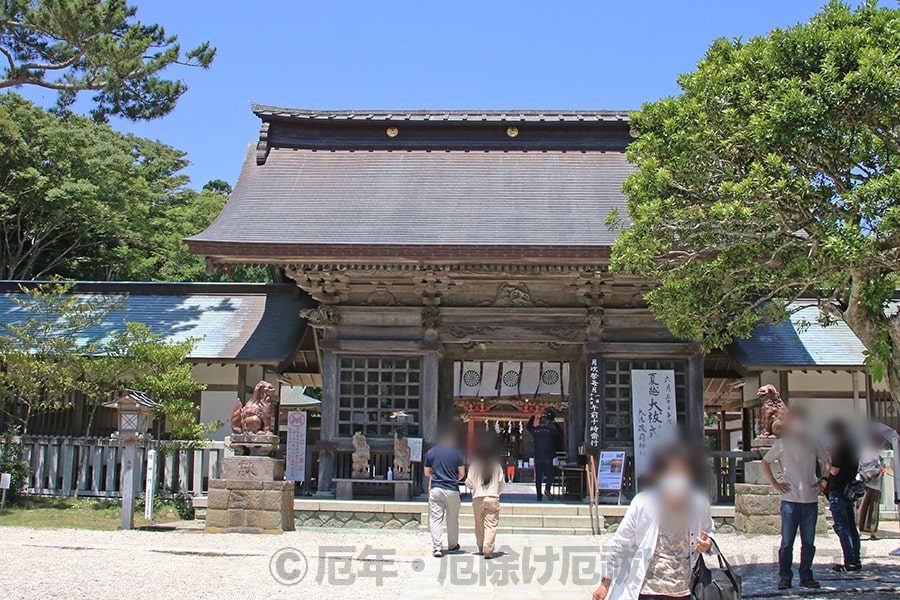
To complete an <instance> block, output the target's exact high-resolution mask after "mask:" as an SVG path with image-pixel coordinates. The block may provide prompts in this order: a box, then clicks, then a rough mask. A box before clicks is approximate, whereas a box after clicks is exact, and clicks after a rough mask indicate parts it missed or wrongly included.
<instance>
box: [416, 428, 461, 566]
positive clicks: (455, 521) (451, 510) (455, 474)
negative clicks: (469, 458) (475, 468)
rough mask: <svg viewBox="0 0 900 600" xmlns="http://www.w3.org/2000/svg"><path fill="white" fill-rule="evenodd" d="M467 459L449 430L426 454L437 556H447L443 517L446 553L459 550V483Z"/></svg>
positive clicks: (432, 539) (431, 516) (430, 510)
mask: <svg viewBox="0 0 900 600" xmlns="http://www.w3.org/2000/svg"><path fill="white" fill-rule="evenodd" d="M465 465H466V459H465V457H463V454H462V452H460V451H459V448H457V446H456V434H455V432H454V431H453V430H452V429H448V430H447V431H445V432H444V433H442V434H441V436H440V438H438V443H437V444H436V445H435V446H434V447H433V448H431V449H430V450H429V451H428V452H427V453H426V454H425V477H428V486H429V487H428V513H429V516H428V524H429V528H430V529H431V544H432V547H433V549H434V556H435V557H436V558H440V557H441V556H443V555H444V550H443V546H442V544H441V542H442V539H443V537H444V515H446V516H447V549H448V550H447V551H448V552H455V551H457V550H459V481H460V480H461V479H463V478H465V476H466V466H465Z"/></svg>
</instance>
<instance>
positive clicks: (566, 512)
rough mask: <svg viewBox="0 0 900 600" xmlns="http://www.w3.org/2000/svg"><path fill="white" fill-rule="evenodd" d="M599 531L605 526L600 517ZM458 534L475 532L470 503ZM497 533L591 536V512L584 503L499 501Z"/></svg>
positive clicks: (464, 505) (422, 517) (423, 517)
mask: <svg viewBox="0 0 900 600" xmlns="http://www.w3.org/2000/svg"><path fill="white" fill-rule="evenodd" d="M419 518H420V520H421V526H420V529H421V530H423V531H427V530H428V513H427V512H423V513H422V514H421V515H420V517H419ZM599 523H600V528H601V531H603V530H604V528H605V521H604V518H603V516H600V517H599ZM459 530H460V533H473V532H474V531H475V523H474V517H473V515H472V503H471V502H463V503H462V507H461V508H460V511H459ZM500 532H501V533H513V534H527V535H591V515H590V512H589V507H588V505H587V504H562V503H554V502H533V503H512V502H510V503H501V506H500Z"/></svg>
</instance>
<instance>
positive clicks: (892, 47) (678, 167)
mask: <svg viewBox="0 0 900 600" xmlns="http://www.w3.org/2000/svg"><path fill="white" fill-rule="evenodd" d="M679 84H680V86H681V89H682V90H683V93H682V94H681V95H679V96H676V97H671V98H664V99H662V100H659V101H657V102H653V103H649V104H646V105H644V106H643V108H642V110H641V112H639V113H636V114H634V115H633V121H632V126H633V130H634V133H635V134H636V136H637V139H636V141H634V142H633V143H632V144H631V146H630V147H629V149H628V157H629V160H630V161H631V162H632V163H633V164H634V165H635V166H636V167H637V168H638V171H637V172H636V173H635V174H633V175H632V176H631V177H629V179H628V180H627V181H626V183H625V186H624V190H625V194H626V196H627V205H628V215H629V217H630V219H629V221H625V219H621V221H620V217H619V216H618V215H613V216H612V218H611V219H610V224H611V226H614V227H616V226H620V227H623V228H624V232H623V233H622V235H621V237H620V238H619V240H618V241H617V242H616V244H615V246H614V248H613V261H612V266H613V269H617V270H620V271H628V272H632V273H637V274H640V275H643V276H645V277H648V278H650V279H652V280H654V281H656V282H658V284H659V285H658V287H656V288H655V289H654V290H653V291H652V292H651V293H650V294H649V295H648V301H649V304H650V308H651V309H652V310H653V312H654V313H655V314H656V315H657V316H658V317H659V318H660V319H661V320H662V321H663V322H664V323H665V324H666V325H668V327H669V328H670V329H671V330H672V331H673V332H674V333H675V334H676V335H679V336H681V337H684V338H689V339H699V338H702V339H703V346H704V348H706V349H710V348H715V347H721V346H724V345H726V344H728V343H729V342H730V341H731V340H732V339H734V338H735V337H746V336H748V335H749V334H750V332H751V331H752V330H753V328H754V327H755V326H757V325H758V324H759V323H760V321H761V319H771V320H774V321H778V320H782V319H784V318H786V317H787V316H788V315H787V308H786V303H787V302H790V301H795V300H797V299H798V298H803V297H813V298H815V299H816V300H815V301H814V303H816V304H817V305H818V306H819V307H820V308H821V311H820V312H821V321H822V322H823V323H825V324H828V323H830V322H832V321H833V320H834V319H838V318H840V319H843V320H844V321H845V322H846V323H847V324H848V326H849V327H850V328H851V329H852V330H853V332H854V333H855V334H856V335H857V336H858V337H859V338H860V340H861V341H862V342H863V344H864V345H865V346H866V348H867V364H868V366H869V368H870V371H871V373H872V374H873V375H874V376H875V377H876V378H879V377H881V376H883V375H885V374H886V375H887V377H888V380H889V383H890V387H891V393H892V394H893V397H894V399H895V400H897V401H900V308H898V306H897V305H896V304H891V303H890V301H891V299H892V297H893V295H894V293H895V289H896V288H897V286H898V283H900V282H898V271H900V11H897V10H893V9H888V8H880V7H878V6H876V3H875V2H867V3H865V4H863V5H862V6H860V7H859V8H858V9H855V10H854V9H852V8H850V7H849V6H847V5H845V4H843V3H840V2H831V3H830V4H828V5H827V6H826V7H825V9H824V10H823V12H821V13H820V14H818V15H816V16H814V17H813V18H812V19H811V20H810V21H809V22H808V23H805V24H799V25H797V26H795V27H792V28H790V29H785V30H775V31H772V32H771V33H769V34H768V35H766V36H765V37H757V38H753V39H751V40H749V41H746V42H744V41H741V40H726V39H719V40H716V41H715V42H714V43H713V44H712V46H711V48H710V49H709V51H708V52H707V54H706V56H705V58H704V59H703V60H701V61H700V62H699V63H698V65H697V70H696V71H694V72H693V73H690V74H687V75H682V76H681V77H680V78H679Z"/></svg>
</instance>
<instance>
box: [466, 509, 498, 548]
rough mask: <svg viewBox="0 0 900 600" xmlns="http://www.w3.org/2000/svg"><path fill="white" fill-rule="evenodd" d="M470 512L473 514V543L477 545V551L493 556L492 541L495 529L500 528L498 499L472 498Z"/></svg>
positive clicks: (495, 534)
mask: <svg viewBox="0 0 900 600" xmlns="http://www.w3.org/2000/svg"><path fill="white" fill-rule="evenodd" d="M472 511H473V512H474V513H475V542H476V543H477V544H478V551H479V552H484V553H485V554H493V553H494V539H495V538H496V537H497V527H499V526H500V498H498V497H497V496H484V497H482V498H472Z"/></svg>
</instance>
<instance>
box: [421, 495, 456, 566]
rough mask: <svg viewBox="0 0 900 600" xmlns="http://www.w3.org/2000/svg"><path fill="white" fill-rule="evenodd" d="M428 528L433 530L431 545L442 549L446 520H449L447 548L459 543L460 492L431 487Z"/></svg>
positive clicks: (436, 548)
mask: <svg viewBox="0 0 900 600" xmlns="http://www.w3.org/2000/svg"><path fill="white" fill-rule="evenodd" d="M428 515H429V516H428V521H429V523H428V528H429V529H430V530H431V545H432V547H433V548H434V549H435V550H440V549H441V542H442V541H443V537H444V520H445V517H446V521H447V548H453V547H454V546H456V545H457V544H458V543H459V492H453V491H450V490H445V489H442V488H436V487H433V488H431V491H430V492H428Z"/></svg>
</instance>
